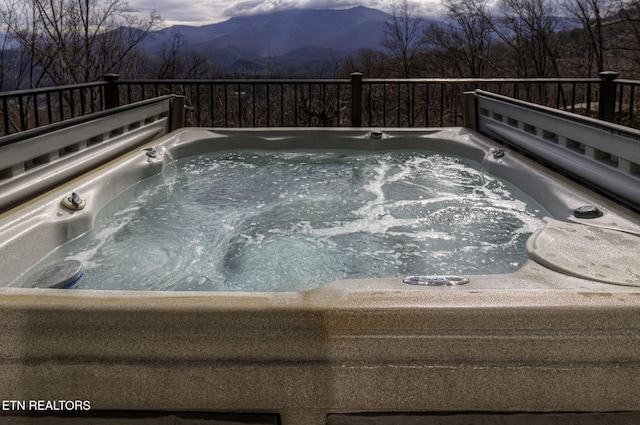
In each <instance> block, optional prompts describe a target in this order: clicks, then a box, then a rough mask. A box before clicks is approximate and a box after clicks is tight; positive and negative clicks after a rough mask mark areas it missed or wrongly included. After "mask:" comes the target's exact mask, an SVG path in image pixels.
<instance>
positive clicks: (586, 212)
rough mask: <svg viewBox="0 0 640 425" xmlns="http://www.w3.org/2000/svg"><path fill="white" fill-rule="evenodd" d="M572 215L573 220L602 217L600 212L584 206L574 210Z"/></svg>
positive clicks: (589, 206)
mask: <svg viewBox="0 0 640 425" xmlns="http://www.w3.org/2000/svg"><path fill="white" fill-rule="evenodd" d="M573 215H574V217H575V218H598V217H600V216H602V212H601V211H600V210H599V209H598V207H594V206H593V205H584V206H582V207H578V208H576V209H575V210H574V211H573Z"/></svg>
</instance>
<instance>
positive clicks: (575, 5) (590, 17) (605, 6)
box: [561, 0, 615, 76]
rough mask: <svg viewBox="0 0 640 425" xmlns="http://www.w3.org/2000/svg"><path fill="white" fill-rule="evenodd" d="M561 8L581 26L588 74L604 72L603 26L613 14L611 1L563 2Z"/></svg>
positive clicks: (578, 0) (574, 0) (567, 0)
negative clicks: (585, 43) (585, 47)
mask: <svg viewBox="0 0 640 425" xmlns="http://www.w3.org/2000/svg"><path fill="white" fill-rule="evenodd" d="M561 5H562V8H563V9H564V10H565V11H567V12H568V13H569V15H570V16H572V17H574V18H576V19H577V20H578V21H579V22H580V24H581V26H582V30H583V33H584V35H585V40H586V42H587V51H588V65H589V66H588V74H589V76H592V73H593V67H594V63H595V68H596V69H595V71H596V72H602V71H604V70H605V54H606V52H607V50H608V48H607V46H606V45H605V26H606V25H607V22H609V20H610V18H611V16H612V14H613V13H614V12H615V10H614V8H615V6H614V2H613V1H612V0H564V1H563V2H562V3H561Z"/></svg>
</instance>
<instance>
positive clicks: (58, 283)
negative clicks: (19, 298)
mask: <svg viewBox="0 0 640 425" xmlns="http://www.w3.org/2000/svg"><path fill="white" fill-rule="evenodd" d="M83 275H84V266H83V265H82V263H81V262H80V261H78V260H65V261H61V262H60V263H57V264H54V265H53V266H50V267H48V268H47V269H45V270H44V272H42V274H41V275H40V277H39V278H38V280H36V283H35V284H34V285H33V287H34V288H53V289H69V288H71V287H72V286H73V285H75V284H76V283H77V282H78V281H79V280H80V279H81V278H82V276H83Z"/></svg>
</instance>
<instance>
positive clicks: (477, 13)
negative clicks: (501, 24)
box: [424, 0, 493, 77]
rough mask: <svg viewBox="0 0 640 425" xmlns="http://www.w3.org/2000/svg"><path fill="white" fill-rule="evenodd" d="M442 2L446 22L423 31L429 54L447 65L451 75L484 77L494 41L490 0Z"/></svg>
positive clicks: (451, 0)
mask: <svg viewBox="0 0 640 425" xmlns="http://www.w3.org/2000/svg"><path fill="white" fill-rule="evenodd" d="M442 5H443V6H444V9H445V23H443V24H440V23H434V24H431V25H429V26H428V27H427V28H425V31H424V40H425V43H426V44H427V45H428V46H429V48H430V54H429V56H430V57H434V58H436V59H437V60H438V61H439V63H440V65H443V64H447V67H448V69H449V70H450V74H451V76H456V77H483V76H485V73H486V69H487V65H488V64H489V63H490V59H489V54H490V50H491V46H492V40H493V30H492V29H491V25H489V22H490V20H491V17H490V14H489V11H488V6H487V0H442Z"/></svg>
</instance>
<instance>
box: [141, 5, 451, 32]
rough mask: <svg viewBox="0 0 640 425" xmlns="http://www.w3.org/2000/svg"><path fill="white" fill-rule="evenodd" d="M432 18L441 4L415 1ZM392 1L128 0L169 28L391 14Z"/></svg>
mask: <svg viewBox="0 0 640 425" xmlns="http://www.w3.org/2000/svg"><path fill="white" fill-rule="evenodd" d="M412 1H415V2H416V3H420V7H421V8H422V9H423V10H424V12H425V14H431V13H433V11H434V10H435V5H437V4H438V3H439V0H412ZM391 3H392V0H187V1H185V0H129V4H130V5H131V6H132V7H133V8H134V9H136V10H138V11H140V12H143V13H145V14H146V13H148V12H150V11H151V10H153V9H155V10H156V11H157V12H158V13H159V14H160V16H162V17H163V18H164V21H165V25H166V26H172V25H176V24H184V25H193V26H199V25H205V24H211V23H215V22H222V21H226V20H227V19H229V18H231V17H234V16H241V15H252V14H258V13H265V12H272V11H275V10H284V9H292V8H299V9H302V8H309V9H347V8H350V7H354V6H367V7H371V8H374V9H380V10H383V11H385V12H388V11H389V9H390V7H389V5H390V4H391Z"/></svg>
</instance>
